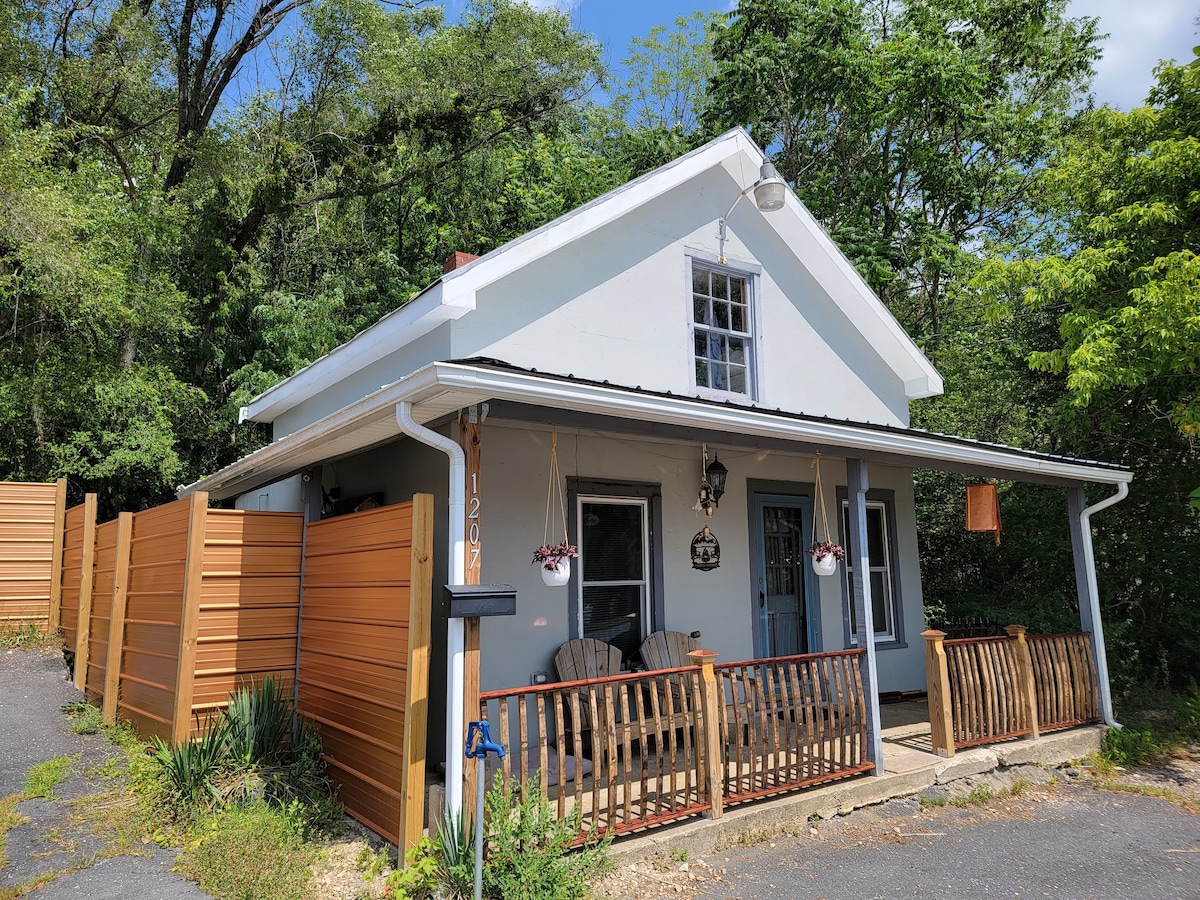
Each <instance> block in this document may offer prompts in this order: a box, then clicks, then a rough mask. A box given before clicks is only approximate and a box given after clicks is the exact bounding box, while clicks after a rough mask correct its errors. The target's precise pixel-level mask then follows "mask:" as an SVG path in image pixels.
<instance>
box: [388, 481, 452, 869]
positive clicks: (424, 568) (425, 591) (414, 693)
mask: <svg viewBox="0 0 1200 900" xmlns="http://www.w3.org/2000/svg"><path fill="white" fill-rule="evenodd" d="M408 585H409V587H408V670H407V673H406V676H405V689H404V695H405V696H404V756H403V760H404V762H403V765H404V770H403V772H402V773H401V776H400V777H401V781H402V783H401V785H400V796H401V803H402V804H403V806H402V808H401V814H400V816H401V821H400V842H401V846H400V848H399V849H400V859H404V856H405V854H406V853H407V852H408V851H409V850H410V849H412V847H414V846H415V845H416V843H417V842H418V841H419V840H420V839H421V830H422V827H423V826H424V817H425V816H424V807H425V743H426V735H427V730H428V727H429V641H430V637H429V630H430V617H431V612H432V607H433V596H432V591H433V495H432V494H416V495H415V496H414V497H413V512H412V566H411V568H410V575H409V582H408ZM468 768H469V767H468Z"/></svg>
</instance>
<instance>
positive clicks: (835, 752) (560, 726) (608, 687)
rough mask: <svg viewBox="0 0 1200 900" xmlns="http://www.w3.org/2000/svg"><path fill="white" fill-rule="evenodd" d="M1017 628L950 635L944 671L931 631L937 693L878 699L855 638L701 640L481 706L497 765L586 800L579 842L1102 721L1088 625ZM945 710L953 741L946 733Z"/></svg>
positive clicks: (501, 777) (499, 774)
mask: <svg viewBox="0 0 1200 900" xmlns="http://www.w3.org/2000/svg"><path fill="white" fill-rule="evenodd" d="M1010 631H1011V634H1010V637H1009V638H999V639H965V640H958V641H950V642H947V643H948V644H949V650H950V654H949V655H950V657H951V659H952V662H951V663H950V664H949V666H948V667H947V671H946V672H942V671H940V670H939V669H938V666H939V665H940V664H941V663H939V660H945V659H946V649H947V647H946V646H945V645H944V644H943V640H942V639H943V638H944V635H942V634H941V633H936V632H927V633H926V634H927V638H926V640H927V663H928V664H929V665H930V666H931V667H933V671H934V677H931V680H930V684H931V694H930V696H929V698H928V700H925V699H909V700H904V701H899V702H893V703H882V704H881V703H869V702H868V699H867V696H866V695H865V694H864V690H863V679H862V677H861V674H860V667H861V666H862V665H863V664H864V663H865V660H866V653H865V651H860V650H849V651H839V652H834V653H817V654H806V655H798V656H790V657H777V658H773V659H758V660H748V661H741V662H734V663H724V664H716V663H715V657H716V654H714V653H712V652H711V651H705V650H698V651H694V652H693V653H692V654H691V658H692V660H693V662H694V663H695V665H692V666H684V667H677V668H673V669H665V670H657V671H651V672H644V673H630V674H622V675H616V676H609V677H602V678H593V679H586V680H581V681H573V682H563V683H557V684H549V685H541V686H537V687H531V688H516V689H509V690H499V691H490V692H486V693H483V694H481V695H480V705H479V715H480V718H483V719H486V720H488V721H489V722H491V723H492V726H493V729H494V730H493V739H494V740H498V741H499V742H500V743H502V744H503V745H505V746H506V747H507V748H508V749H509V753H508V754H507V755H506V756H505V757H504V758H503V759H502V760H500V761H497V762H495V763H494V764H493V765H492V766H490V767H489V768H488V770H487V774H488V780H489V782H491V783H500V784H504V785H506V786H509V787H511V788H514V789H516V790H519V791H520V792H521V794H522V795H524V794H526V793H527V792H529V791H539V792H540V793H541V794H542V795H543V796H544V797H547V798H548V799H549V800H550V801H551V803H552V804H553V806H554V808H555V809H556V812H557V815H558V817H559V818H560V819H562V820H569V819H572V818H574V817H575V816H578V817H579V823H580V836H579V840H580V841H581V842H582V841H583V840H584V839H585V838H586V837H587V836H589V835H595V834H603V833H610V832H611V833H613V834H618V835H619V834H627V833H632V832H642V831H646V830H648V829H651V828H653V827H654V826H658V825H661V824H664V823H667V822H672V821H675V820H680V819H685V818H688V817H693V816H697V815H703V816H705V817H706V818H710V819H720V818H721V817H722V816H723V815H724V814H725V811H726V810H728V809H732V808H734V807H737V806H740V805H743V804H746V803H748V802H749V801H753V800H760V799H764V798H768V797H773V796H778V795H783V794H789V793H794V792H799V791H803V790H806V789H810V788H816V787H818V786H821V785H824V784H827V783H829V782H834V781H841V780H845V779H851V778H853V776H856V775H862V774H866V773H871V772H873V773H875V774H876V775H878V776H881V778H884V779H887V778H889V777H891V776H905V775H907V774H909V773H915V772H922V771H925V770H930V769H931V768H932V767H937V766H939V764H941V765H942V766H943V768H944V767H945V766H944V764H946V762H947V758H948V757H953V756H954V755H955V752H956V749H962V748H967V747H974V746H977V745H981V744H984V743H997V742H1000V743H1004V742H1013V741H1014V740H1015V739H1016V738H1020V737H1026V736H1028V737H1031V738H1033V739H1037V738H1038V736H1039V729H1040V731H1051V730H1056V729H1058V730H1061V729H1064V728H1071V727H1076V726H1079V725H1084V724H1091V723H1095V722H1097V721H1098V720H1099V706H1098V692H1097V690H1096V688H1097V684H1096V678H1095V666H1094V663H1093V662H1092V661H1091V657H1090V652H1089V646H1090V645H1089V643H1088V641H1087V636H1086V635H1083V634H1076V635H1047V636H1039V637H1037V638H1035V639H1033V640H1031V641H1027V640H1026V636H1025V633H1024V628H1022V627H1020V626H1013V628H1012V629H1010ZM1030 644H1032V645H1033V646H1034V647H1036V650H1035V651H1034V652H1032V653H1030V652H1029V647H1030ZM1035 658H1036V659H1037V664H1036V666H1035V665H1033V663H1032V661H1033V659H1035ZM950 671H952V672H953V674H952V676H950V675H949V672H950ZM942 674H946V675H947V678H945V679H942V678H941V677H940V676H941V675H942ZM943 680H944V681H945V682H946V684H947V685H948V687H947V688H946V692H945V693H942V689H943V686H942V682H943ZM871 699H872V700H875V699H876V698H871ZM944 711H948V712H949V717H948V721H949V723H950V729H951V730H950V732H949V734H950V735H951V740H950V743H949V744H948V745H947V744H946V742H945V740H944V735H943V734H939V721H938V720H939V717H941V716H942V713H943V712H944ZM1030 717H1031V718H1030ZM931 723H932V726H931ZM876 729H877V733H878V735H879V743H878V744H877V745H876V746H877V747H879V748H880V750H879V752H878V753H873V752H872V749H871V746H872V742H871V741H870V739H869V737H868V735H869V733H870V732H871V731H874V730H876ZM1068 742H1069V741H1068ZM985 758H990V759H992V760H993V761H994V759H995V757H994V756H993V755H991V754H990V753H989V754H987V755H986V756H985ZM964 762H966V763H967V766H966V768H970V765H971V763H970V762H969V761H968V760H964ZM873 780H875V779H873ZM872 790H874V789H868V793H871V791H872Z"/></svg>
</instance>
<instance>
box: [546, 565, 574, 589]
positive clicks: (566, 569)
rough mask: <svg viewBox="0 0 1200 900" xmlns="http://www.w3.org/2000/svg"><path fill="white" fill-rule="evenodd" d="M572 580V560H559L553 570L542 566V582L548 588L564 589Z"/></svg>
mask: <svg viewBox="0 0 1200 900" xmlns="http://www.w3.org/2000/svg"><path fill="white" fill-rule="evenodd" d="M570 580H571V560H569V559H562V560H559V562H558V565H557V566H555V567H554V568H553V569H547V568H546V567H545V566H542V581H543V582H545V584H546V586H547V587H562V586H563V585H564V584H566V583H567V582H568V581H570Z"/></svg>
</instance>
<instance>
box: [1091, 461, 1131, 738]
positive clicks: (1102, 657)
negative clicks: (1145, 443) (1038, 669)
mask: <svg viewBox="0 0 1200 900" xmlns="http://www.w3.org/2000/svg"><path fill="white" fill-rule="evenodd" d="M1127 496H1129V485H1128V483H1126V482H1122V483H1120V484H1118V485H1117V492H1116V493H1115V494H1113V495H1112V496H1111V497H1107V498H1105V499H1104V500H1101V501H1100V502H1099V503H1094V504H1092V505H1091V506H1089V507H1087V508H1086V509H1084V510H1083V511H1082V512H1080V514H1079V529H1080V531H1081V533H1082V534H1081V537H1082V541H1081V543H1082V544H1083V564H1084V568H1085V569H1086V570H1087V580H1088V604H1089V606H1090V607H1091V616H1092V643H1093V646H1094V649H1095V652H1096V680H1097V681H1098V682H1099V686H1100V716H1101V718H1103V719H1104V724H1105V725H1108V726H1109V727H1110V728H1120V727H1121V724H1120V723H1119V722H1117V721H1116V719H1115V718H1114V717H1113V705H1112V688H1111V687H1110V686H1109V683H1108V654H1107V653H1106V652H1105V649H1104V625H1103V624H1102V622H1101V619H1100V586H1099V584H1098V582H1097V581H1096V554H1095V553H1094V552H1093V550H1092V523H1091V518H1092V513H1098V512H1100V510H1102V509H1108V507H1110V506H1113V505H1115V504H1117V503H1120V502H1121V501H1122V500H1124V499H1125V498H1126V497H1127Z"/></svg>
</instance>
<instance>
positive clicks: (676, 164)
mask: <svg viewBox="0 0 1200 900" xmlns="http://www.w3.org/2000/svg"><path fill="white" fill-rule="evenodd" d="M737 153H745V154H747V155H748V156H749V158H750V159H751V160H753V161H754V175H753V178H752V181H751V183H753V181H754V180H757V178H758V172H757V168H758V166H759V165H760V164H761V161H762V159H763V156H762V153H761V152H760V151H759V149H758V148H757V147H755V146H754V142H753V141H751V140H750V138H749V136H748V135H747V134H746V133H745V132H744V131H743V130H741V129H740V128H738V129H735V130H733V131H729V132H726V133H725V134H723V135H721V136H720V137H718V138H715V139H714V140H712V141H710V142H709V143H708V144H706V145H704V146H703V147H700V148H698V149H696V150H693V151H692V152H691V153H688V154H686V155H684V156H681V157H679V158H678V159H676V160H674V161H673V162H670V163H667V164H666V165H665V166H662V167H661V168H658V169H655V170H654V171H652V172H648V173H647V174H645V175H643V176H641V177H640V178H635V179H634V180H633V181H630V182H628V183H627V184H624V185H621V186H620V187H619V188H616V189H615V190H613V191H610V192H609V193H607V194H604V195H602V196H600V197H597V198H596V199H595V200H593V201H591V202H590V203H585V204H584V205H583V206H581V207H579V208H578V209H575V210H572V211H571V212H569V213H566V214H565V215H563V216H560V217H559V218H557V219H555V220H554V221H553V222H549V223H547V224H546V225H543V226H542V227H540V228H536V229H534V230H533V231H531V232H529V233H528V234H525V235H522V236H521V237H519V238H516V239H515V240H512V241H509V242H508V243H507V244H505V245H504V246H502V247H498V248H497V249H495V250H493V251H492V252H491V253H489V254H487V255H486V256H484V257H481V258H480V259H478V260H475V261H473V262H471V263H470V264H468V265H466V266H463V267H462V268H461V269H457V270H455V271H453V272H451V273H449V274H448V275H446V276H444V277H443V278H442V283H443V284H444V285H445V289H446V296H447V297H454V298H458V297H464V298H465V297H466V296H473V295H474V293H475V291H478V290H479V289H480V288H483V287H486V286H487V285H489V284H491V283H493V282H495V281H498V280H499V279H501V278H504V277H505V276H506V275H509V274H511V273H512V272H514V271H516V270H518V269H520V268H521V267H522V266H525V265H528V264H529V263H531V262H534V261H535V260H538V259H540V258H541V257H543V256H546V255H547V254H549V253H552V252H554V251H555V250H558V249H559V248H561V247H563V246H565V245H567V244H570V243H571V242H572V241H576V240H579V239H580V238H582V237H584V236H586V235H587V234H590V233H591V232H593V231H595V230H596V229H598V228H601V227H603V226H605V225H607V224H609V223H610V222H613V221H615V220H617V219H619V218H621V217H622V216H625V215H627V214H629V213H631V212H633V211H635V210H636V209H638V208H639V207H641V206H644V205H646V204H647V203H649V202H650V201H652V200H654V199H655V198H656V197H660V196H662V195H663V194H665V193H666V192H667V191H670V190H672V189H674V188H677V187H679V186H680V185H682V184H685V183H686V182H687V181H689V180H691V179H692V178H695V177H697V176H699V175H702V174H703V173H704V172H707V171H708V170H710V169H713V168H715V167H717V166H720V165H725V164H726V163H727V160H728V159H729V157H732V156H734V155H735V154H737Z"/></svg>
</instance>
